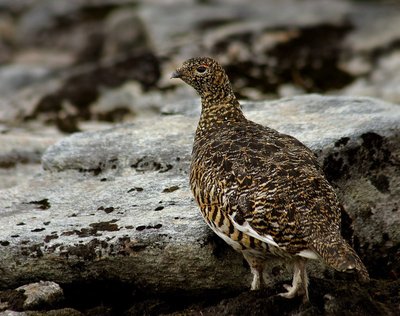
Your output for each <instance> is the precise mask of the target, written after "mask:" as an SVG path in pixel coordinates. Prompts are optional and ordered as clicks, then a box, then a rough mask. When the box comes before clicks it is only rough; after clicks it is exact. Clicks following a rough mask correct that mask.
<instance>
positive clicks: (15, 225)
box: [0, 95, 400, 293]
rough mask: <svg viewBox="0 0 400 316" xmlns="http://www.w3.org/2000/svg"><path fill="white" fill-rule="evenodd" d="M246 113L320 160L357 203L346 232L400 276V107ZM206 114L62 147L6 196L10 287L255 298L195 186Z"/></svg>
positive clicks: (248, 109) (374, 262) (5, 265)
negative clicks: (87, 286) (50, 284)
mask: <svg viewBox="0 0 400 316" xmlns="http://www.w3.org/2000/svg"><path fill="white" fill-rule="evenodd" d="M244 111H245V113H246V114H247V116H248V117H249V118H251V119H253V120H255V121H257V122H260V123H262V124H267V125H268V126H271V127H273V128H276V129H278V130H280V131H282V132H285V133H289V134H292V135H294V136H296V137H298V138H299V139H300V140H302V141H303V142H304V143H305V144H307V145H308V146H310V147H311V148H312V149H313V150H314V151H315V152H316V153H317V155H318V156H319V159H320V161H321V163H322V165H323V166H324V168H325V171H326V173H327V176H328V178H330V180H331V181H333V183H334V184H335V185H336V186H337V190H338V193H339V195H340V197H341V199H342V200H343V201H344V203H345V204H346V207H347V215H346V214H344V215H345V217H344V234H345V236H346V237H347V238H348V239H354V240H355V241H356V243H355V246H356V249H357V250H358V251H359V252H360V254H361V256H362V258H363V260H364V261H365V262H366V264H367V267H368V268H369V270H370V272H371V275H372V277H373V278H374V277H385V278H391V277H395V276H396V275H398V273H399V271H400V270H399V268H400V267H399V266H398V261H397V262H396V261H395V260H396V259H395V258H396V257H397V256H398V254H399V253H398V251H399V248H400V234H399V231H398V229H397V227H398V226H399V224H400V223H399V221H400V216H399V214H398V212H399V211H400V210H399V209H398V204H397V203H398V196H399V194H400V192H399V190H400V185H399V183H400V175H399V173H398V172H396V170H398V166H399V161H400V160H399V157H400V146H399V144H400V142H399V137H400V107H399V106H397V105H393V104H388V103H384V102H381V101H378V100H374V99H368V98H349V97H342V98H338V97H321V96H317V95H310V96H304V97H294V98H288V99H282V100H277V101H274V102H259V103H245V104H244ZM198 112H199V107H198V104H196V103H193V102H192V103H185V104H174V105H170V106H168V107H166V108H165V113H168V114H169V115H167V116H162V117H159V118H157V119H148V120H143V121H141V122H137V123H134V124H127V125H121V126H116V127H114V128H112V129H108V130H103V131H97V132H87V133H78V134H74V135H72V136H70V137H68V138H64V139H62V140H61V141H60V142H58V143H57V144H55V145H53V146H51V147H50V148H49V149H48V150H47V151H46V152H45V154H44V155H43V158H42V165H43V168H44V171H42V172H40V173H39V174H37V175H36V176H35V177H34V178H32V179H30V180H28V181H26V182H25V183H22V184H20V185H18V186H16V187H12V188H9V189H3V190H1V191H0V194H1V196H2V198H1V200H0V212H1V217H0V224H1V226H2V227H3V229H2V230H1V232H0V245H1V246H0V256H1V257H2V260H1V263H0V270H1V271H3V272H2V274H1V275H0V286H1V287H2V288H7V287H13V286H15V285H18V284H20V283H26V282H33V281H38V280H52V281H55V282H60V283H62V284H71V283H73V282H84V283H85V282H94V281H95V280H99V279H101V280H120V282H131V283H133V284H135V286H138V287H144V288H146V289H148V290H149V291H150V292H161V293H165V292H176V291H178V292H179V291H181V290H184V291H188V292H197V293H201V292H202V291H205V290H216V289H219V290H221V291H222V292H224V291H225V293H228V292H231V291H243V290H245V289H246V288H247V287H248V285H249V282H250V273H249V271H248V268H247V267H245V266H244V265H243V262H242V258H241V256H240V255H239V254H237V253H234V252H233V251H232V250H231V249H230V248H229V247H228V246H226V245H225V244H224V243H221V242H220V241H218V239H215V237H214V236H213V234H212V233H211V232H210V230H209V229H208V227H207V226H206V225H205V224H204V222H203V220H202V218H201V216H200V214H199V212H198V210H197V207H196V206H195V204H194V202H193V199H192V197H191V193H190V192H189V189H188V184H187V177H188V175H187V172H188V167H189V159H190V150H191V142H192V137H193V132H194V129H195V125H196V121H197V119H198V117H197V115H198ZM172 113H177V114H172ZM396 168H397V169H396ZM267 269H268V271H269V272H272V274H271V275H273V277H272V278H271V279H270V280H269V282H270V284H273V283H276V282H277V281H279V280H282V279H285V278H288V277H289V274H287V273H285V269H282V266H281V265H280V263H279V262H278V263H277V262H273V263H272V264H271V266H269V267H268V268H267ZM313 270H314V271H315V272H314V275H316V276H322V274H321V273H322V272H323V270H322V269H321V267H320V268H319V269H318V268H317V269H313Z"/></svg>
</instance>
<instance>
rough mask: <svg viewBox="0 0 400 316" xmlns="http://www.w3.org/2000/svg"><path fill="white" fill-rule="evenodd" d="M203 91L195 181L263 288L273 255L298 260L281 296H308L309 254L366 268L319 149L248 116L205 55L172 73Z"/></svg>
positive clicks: (207, 209)
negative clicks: (344, 232)
mask: <svg viewBox="0 0 400 316" xmlns="http://www.w3.org/2000/svg"><path fill="white" fill-rule="evenodd" d="M172 77H173V78H181V79H182V80H183V81H185V82H186V83H188V84H189V85H191V86H192V87H194V88H195V89H196V90H197V92H198V93H199V94H200V96H201V102H202V112H201V117H200V121H199V124H198V127H197V130H196V136H195V139H194V145H193V152H192V162H191V170H190V186H191V189H192V191H193V194H194V196H195V199H196V201H197V203H198V204H199V206H200V209H201V212H202V214H203V216H204V218H205V220H206V222H207V224H208V225H209V226H210V227H211V228H212V229H213V230H214V231H215V232H216V233H217V234H218V235H219V236H220V237H221V238H223V239H224V240H225V241H226V242H227V243H229V244H230V245H231V246H232V247H233V248H235V249H236V250H237V251H240V252H242V253H243V255H244V257H245V258H246V260H247V261H248V262H249V264H250V267H251V270H252V273H253V275H254V278H253V283H252V289H258V288H260V287H261V286H262V284H263V283H262V272H263V268H264V263H265V260H266V259H267V258H268V257H269V256H280V257H283V258H287V259H289V260H290V262H293V264H294V277H293V284H292V286H287V287H286V288H287V290H288V292H286V293H282V294H281V295H282V296H284V297H287V298H291V297H294V296H295V295H304V298H305V299H308V291H307V283H308V281H307V274H306V268H305V261H306V259H307V258H308V259H322V260H323V261H324V262H325V263H326V264H328V265H329V266H331V267H333V268H335V269H337V270H339V271H349V270H356V271H357V272H358V273H359V275H360V276H361V278H362V279H363V280H368V272H367V270H366V268H365V267H364V265H363V263H362V262H361V260H360V259H359V257H358V256H357V254H356V253H355V252H354V250H353V249H352V248H351V247H350V246H349V245H348V243H347V242H346V241H345V240H344V239H343V238H342V237H341V235H340V208H341V206H340V203H339V202H338V199H337V197H336V194H335V192H334V190H333V189H332V187H331V186H330V184H329V183H328V181H327V180H326V179H325V177H324V175H323V172H322V170H321V168H320V166H319V165H318V163H317V161H316V158H315V156H314V154H313V153H312V152H311V150H310V149H308V148H307V147H306V146H305V145H303V144H302V143H301V142H300V141H298V140H297V139H295V138H294V137H291V136H288V135H285V134H281V133H279V132H277V131H276V130H273V129H271V128H268V127H265V126H262V125H259V124H256V123H254V122H252V121H249V120H247V119H246V118H245V117H244V115H243V113H242V111H241V109H240V104H239V102H238V101H237V99H236V98H235V95H234V93H233V90H232V87H231V84H230V82H229V79H228V77H227V75H226V74H225V72H224V70H223V69H222V67H221V66H220V65H219V64H218V63H217V62H216V61H215V60H213V59H211V58H207V57H201V58H193V59H189V60H188V61H186V62H185V63H184V64H183V65H182V67H180V68H179V69H178V70H177V71H176V72H174V74H173V76H172Z"/></svg>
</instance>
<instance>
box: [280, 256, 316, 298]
mask: <svg viewBox="0 0 400 316" xmlns="http://www.w3.org/2000/svg"><path fill="white" fill-rule="evenodd" d="M284 287H285V289H286V290H287V292H285V293H280V294H279V295H280V296H282V297H285V298H293V297H295V296H299V295H303V301H305V302H307V301H308V300H309V298H308V276H307V270H306V260H305V259H302V258H298V259H296V260H295V262H294V264H293V281H292V285H288V284H285V285H284Z"/></svg>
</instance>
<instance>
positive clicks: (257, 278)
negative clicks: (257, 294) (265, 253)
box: [243, 252, 265, 291]
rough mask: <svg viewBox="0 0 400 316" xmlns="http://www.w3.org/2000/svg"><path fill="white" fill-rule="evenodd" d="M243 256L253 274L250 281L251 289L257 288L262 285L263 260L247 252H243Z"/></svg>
mask: <svg viewBox="0 0 400 316" xmlns="http://www.w3.org/2000/svg"><path fill="white" fill-rule="evenodd" d="M243 257H244V258H245V259H246V261H247V262H248V264H249V265H250V270H251V273H252V274H253V281H252V282H251V290H252V291H253V290H259V289H261V288H263V287H264V279H263V272H264V267H265V260H264V259H262V258H257V257H256V256H253V255H251V254H250V253H249V252H243Z"/></svg>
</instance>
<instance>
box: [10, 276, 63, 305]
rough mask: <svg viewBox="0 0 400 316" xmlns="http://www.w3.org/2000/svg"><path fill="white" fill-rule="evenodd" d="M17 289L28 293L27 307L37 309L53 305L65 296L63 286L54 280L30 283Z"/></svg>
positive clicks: (25, 303)
mask: <svg viewBox="0 0 400 316" xmlns="http://www.w3.org/2000/svg"><path fill="white" fill-rule="evenodd" d="M16 290H17V291H23V292H24V294H25V295H26V300H25V302H24V308H25V309H35V308H39V307H41V306H43V305H45V306H52V305H54V304H55V303H57V302H59V301H60V300H61V299H62V298H63V296H64V293H63V290H62V288H61V287H60V286H59V285H58V284H57V283H55V282H52V281H40V282H37V283H30V284H26V285H23V286H20V287H19V288H17V289H16Z"/></svg>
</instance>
